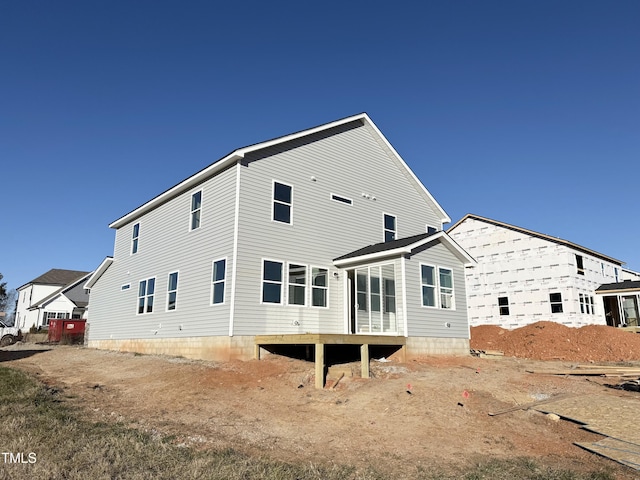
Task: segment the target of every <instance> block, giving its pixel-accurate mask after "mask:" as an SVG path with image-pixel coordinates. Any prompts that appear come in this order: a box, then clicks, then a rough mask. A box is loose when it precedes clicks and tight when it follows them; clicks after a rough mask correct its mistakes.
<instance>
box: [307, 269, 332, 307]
mask: <svg viewBox="0 0 640 480" xmlns="http://www.w3.org/2000/svg"><path fill="white" fill-rule="evenodd" d="M328 290H329V270H327V269H326V268H318V267H312V268H311V305H312V306H313V307H326V306H327V292H328Z"/></svg>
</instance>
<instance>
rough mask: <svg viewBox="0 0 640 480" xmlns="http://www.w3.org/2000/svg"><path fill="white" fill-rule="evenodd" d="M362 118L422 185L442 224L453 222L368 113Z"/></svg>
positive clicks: (423, 191)
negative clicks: (438, 213) (437, 211)
mask: <svg viewBox="0 0 640 480" xmlns="http://www.w3.org/2000/svg"><path fill="white" fill-rule="evenodd" d="M362 116H363V117H364V120H365V121H366V122H367V123H368V124H369V125H371V128H373V129H374V130H375V132H376V133H377V134H378V136H379V137H380V138H381V139H382V141H383V142H384V143H385V145H386V146H387V147H388V148H389V150H390V151H391V153H393V155H394V156H395V157H396V159H397V160H398V162H400V164H401V165H402V166H403V167H404V168H405V169H406V170H407V172H408V173H409V175H410V176H411V178H412V179H413V180H414V181H415V182H416V183H417V184H418V185H420V188H421V189H422V193H424V194H425V195H426V196H427V197H428V198H429V200H431V201H432V202H433V204H434V205H435V206H436V208H437V209H438V210H439V211H440V220H441V221H442V223H449V222H451V218H450V217H449V215H447V212H445V211H444V208H442V207H441V206H440V204H439V203H438V202H437V201H436V199H435V198H433V195H431V193H430V192H429V190H427V187H425V186H424V184H423V183H422V182H421V181H420V179H419V178H418V177H417V176H416V174H415V173H413V170H411V168H409V165H407V163H406V162H405V161H404V160H403V159H402V157H401V156H400V154H399V153H398V152H396V149H395V148H393V146H392V145H391V143H389V140H387V138H386V137H385V136H384V135H383V134H382V132H381V131H380V130H379V129H378V127H377V126H376V124H375V123H373V121H372V120H371V119H370V118H369V116H368V115H367V114H366V113H363V114H362Z"/></svg>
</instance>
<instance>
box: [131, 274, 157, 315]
mask: <svg viewBox="0 0 640 480" xmlns="http://www.w3.org/2000/svg"><path fill="white" fill-rule="evenodd" d="M149 280H153V294H152V295H149V294H148V293H147V288H148V285H149ZM142 282H147V283H146V284H145V294H144V296H143V297H141V296H140V284H141V283H142ZM156 284H157V282H156V277H148V278H143V279H141V280H138V293H137V294H136V315H151V314H153V313H155V312H154V310H153V309H152V310H151V311H150V312H147V311H146V310H147V309H148V308H149V304H148V302H147V301H148V299H149V297H153V306H155V304H156V301H155V297H156ZM140 298H144V305H143V311H142V313H140V312H139V311H138V310H139V309H140Z"/></svg>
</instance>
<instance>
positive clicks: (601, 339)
mask: <svg viewBox="0 0 640 480" xmlns="http://www.w3.org/2000/svg"><path fill="white" fill-rule="evenodd" d="M471 348H472V349H474V350H499V351H502V352H504V354H505V355H507V356H510V357H518V358H530V359H534V360H566V361H573V362H626V361H638V360H640V334H637V333H631V332H626V331H624V330H620V329H619V328H615V327H607V326H604V325H588V326H585V327H581V328H572V327H567V326H565V325H561V324H559V323H554V322H537V323H533V324H531V325H527V326H525V327H521V328H517V329H515V330H505V329H503V328H500V327H498V326H496V325H481V326H478V327H471Z"/></svg>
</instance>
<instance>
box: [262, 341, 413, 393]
mask: <svg viewBox="0 0 640 480" xmlns="http://www.w3.org/2000/svg"><path fill="white" fill-rule="evenodd" d="M406 343H407V341H406V338H405V337H393V336H388V335H342V334H327V333H303V334H294V335H256V338H255V344H256V349H255V357H256V359H258V360H259V359H260V347H262V346H263V345H315V347H316V355H315V369H316V371H315V373H316V388H324V384H325V380H326V379H325V362H324V346H325V345H360V362H361V372H362V373H361V374H362V378H369V377H370V374H369V345H389V346H393V345H399V346H401V347H402V353H403V355H404V353H405V349H406Z"/></svg>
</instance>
